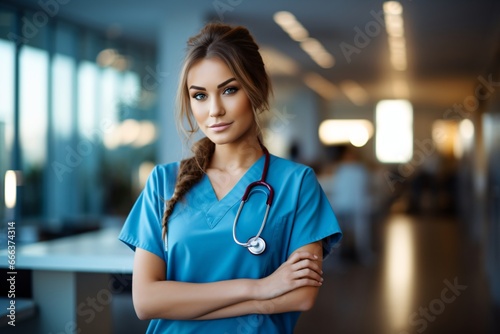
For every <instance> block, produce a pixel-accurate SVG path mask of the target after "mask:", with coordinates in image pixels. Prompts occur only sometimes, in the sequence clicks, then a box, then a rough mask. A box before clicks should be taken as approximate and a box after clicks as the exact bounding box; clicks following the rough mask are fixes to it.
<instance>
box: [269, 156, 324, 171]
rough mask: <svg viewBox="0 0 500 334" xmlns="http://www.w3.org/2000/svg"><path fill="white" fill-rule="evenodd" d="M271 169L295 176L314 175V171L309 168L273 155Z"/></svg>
mask: <svg viewBox="0 0 500 334" xmlns="http://www.w3.org/2000/svg"><path fill="white" fill-rule="evenodd" d="M270 168H277V169H279V170H280V171H282V172H286V173H293V174H302V173H313V174H314V171H313V169H312V168H311V167H309V166H306V165H303V164H301V163H298V162H295V161H291V160H288V159H285V158H281V157H278V156H275V155H272V154H271V165H270Z"/></svg>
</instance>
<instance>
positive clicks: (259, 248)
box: [247, 237, 266, 255]
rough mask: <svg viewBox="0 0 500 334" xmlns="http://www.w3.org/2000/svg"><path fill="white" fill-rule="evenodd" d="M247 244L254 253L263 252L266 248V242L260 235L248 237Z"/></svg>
mask: <svg viewBox="0 0 500 334" xmlns="http://www.w3.org/2000/svg"><path fill="white" fill-rule="evenodd" d="M247 244H248V245H249V246H248V251H249V252H250V253H252V254H254V255H259V254H262V253H264V251H265V250H266V242H265V241H264V239H262V238H261V237H258V238H257V239H255V237H252V238H250V239H248V241H247Z"/></svg>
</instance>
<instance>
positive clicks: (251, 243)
mask: <svg viewBox="0 0 500 334" xmlns="http://www.w3.org/2000/svg"><path fill="white" fill-rule="evenodd" d="M261 147H262V150H263V151H264V155H265V157H266V160H265V162H264V169H263V170H262V176H261V177H260V180H259V181H255V182H252V183H250V184H249V185H248V186H247V189H246V190H245V193H244V194H243V197H242V198H241V203H240V207H239V208H238V212H237V213H236V217H235V218H234V223H233V239H234V242H236V243H237V244H238V245H240V246H243V247H246V248H247V249H248V251H249V252H250V253H252V254H254V255H260V254H262V253H263V252H264V251H265V250H266V242H265V241H264V239H262V237H261V236H260V235H261V234H262V231H263V230H264V227H265V226H266V222H267V215H268V214H269V209H270V208H271V204H272V203H273V197H274V190H273V188H272V187H271V185H270V184H269V183H267V182H266V177H267V172H268V171H269V159H270V157H269V152H268V150H267V149H266V148H265V147H264V146H263V145H262V144H261ZM257 186H264V187H266V188H267V190H268V191H269V193H267V192H266V191H264V190H263V189H262V188H255V187H257ZM253 188H255V191H260V192H263V193H264V194H266V195H267V201H266V206H267V207H266V213H265V214H264V219H263V220H262V223H261V224H260V229H259V232H257V235H256V236H255V237H251V238H250V239H248V241H247V242H240V241H239V240H238V238H236V224H238V218H239V217H240V213H241V211H242V210H243V206H244V205H245V203H246V202H247V200H248V198H249V196H250V192H251V191H252V189H253Z"/></svg>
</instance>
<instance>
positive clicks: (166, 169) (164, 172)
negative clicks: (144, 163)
mask: <svg viewBox="0 0 500 334" xmlns="http://www.w3.org/2000/svg"><path fill="white" fill-rule="evenodd" d="M179 165H180V162H178V161H177V162H171V163H167V164H159V165H156V166H155V167H154V168H153V170H152V171H151V176H154V177H157V178H164V179H166V178H171V177H172V176H173V177H174V178H175V177H177V172H178V170H179Z"/></svg>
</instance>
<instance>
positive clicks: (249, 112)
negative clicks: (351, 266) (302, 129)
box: [119, 24, 341, 333]
mask: <svg viewBox="0 0 500 334" xmlns="http://www.w3.org/2000/svg"><path fill="white" fill-rule="evenodd" d="M270 90H271V88H270V82H269V78H268V76H267V74H266V71H265V68H264V63H263V62H262V58H261V56H260V54H259V51H258V46H257V44H256V43H255V41H254V40H253V38H252V37H251V35H250V34H249V32H248V30H247V29H245V28H243V27H231V26H227V25H223V24H208V25H207V26H205V27H204V28H203V29H202V31H201V32H200V33H199V34H198V35H196V36H194V37H192V38H191V39H190V40H189V41H188V53H187V56H186V59H185V63H184V67H183V69H182V72H181V79H180V85H179V93H178V100H179V110H180V115H179V121H180V122H181V124H182V122H183V120H184V121H185V122H184V124H186V123H187V125H188V126H189V128H188V132H190V133H194V132H196V131H197V130H198V129H200V130H201V131H202V132H203V133H204V134H205V136H206V137H205V138H203V139H201V140H200V141H198V142H197V143H195V145H194V147H193V153H194V156H193V157H192V158H189V159H186V160H183V161H181V162H180V163H171V164H166V165H159V166H157V167H156V168H155V169H154V170H153V172H152V173H151V175H150V177H149V180H148V182H147V185H146V187H145V189H144V190H143V192H142V194H141V195H140V197H139V198H138V200H137V202H136V204H135V205H134V207H133V209H132V211H131V213H130V215H129V217H128V218H127V221H126V223H125V225H124V227H123V230H122V232H121V234H120V237H119V238H120V240H122V241H123V242H125V243H126V244H127V245H129V246H130V247H131V248H132V249H133V250H135V259H134V271H133V301H134V307H135V310H136V313H137V315H138V316H139V318H140V319H153V320H152V321H151V322H150V325H149V328H148V333H291V332H293V328H294V326H295V323H296V321H297V319H298V316H299V314H300V313H299V312H297V311H305V310H308V309H310V308H311V307H312V306H313V304H314V301H315V299H316V295H317V293H318V289H319V287H320V286H321V284H322V281H323V278H322V270H321V261H322V259H323V257H324V256H326V255H327V254H328V252H329V251H330V250H331V248H332V246H333V244H334V243H336V242H337V241H338V240H339V239H340V237H341V232H340V229H339V227H338V224H337V220H336V218H335V216H334V214H333V212H332V209H331V207H330V206H329V204H328V200H327V198H326V196H325V195H324V193H323V192H322V191H321V189H320V187H319V185H318V183H317V181H316V178H315V175H314V173H313V172H312V170H311V169H310V168H308V167H305V166H302V165H299V164H295V163H292V162H290V161H287V160H284V159H281V158H278V157H275V156H272V155H269V154H266V152H267V150H266V149H265V147H264V146H263V145H262V144H261V139H260V127H259V123H258V114H259V113H261V112H263V111H266V110H268V107H269V103H268V98H269V95H270ZM195 124H196V126H195ZM266 165H268V168H265V166H266ZM266 172H267V175H266ZM260 179H264V181H267V183H268V184H270V186H271V187H272V188H273V189H274V199H272V203H270V208H269V212H268V213H269V214H268V215H267V214H266V210H267V208H268V207H267V205H266V201H267V199H268V198H269V196H270V195H269V194H270V189H267V187H266V186H262V185H259V186H257V187H255V188H252V189H253V190H252V191H250V196H249V197H248V199H247V201H246V202H245V204H244V205H243V207H242V209H241V213H240V214H239V215H238V219H237V220H236V221H235V218H236V216H237V213H238V209H239V208H240V202H241V198H242V196H243V194H244V193H245V190H246V189H247V186H248V185H249V184H250V183H252V182H254V181H257V180H260ZM271 196H272V195H271ZM264 216H266V217H267V221H266V220H265V218H264ZM262 225H264V226H263V229H262V233H261V235H260V236H261V237H262V239H263V240H265V243H266V247H265V250H264V251H263V252H262V253H261V254H253V253H252V252H250V251H254V252H256V253H259V252H260V251H262V250H263V247H260V249H257V248H259V246H263V245H262V244H260V243H259V244H257V242H256V239H257V238H255V237H256V235H257V234H258V232H259V230H260V228H261V226H262ZM233 227H234V229H233ZM237 242H238V243H239V244H238V243H237ZM253 246H256V247H253ZM249 250H250V251H249Z"/></svg>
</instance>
